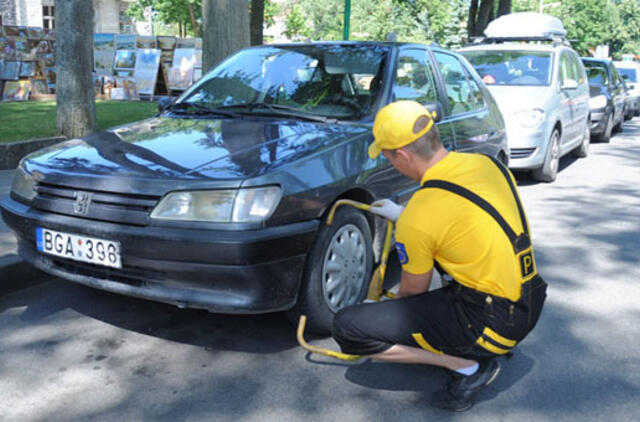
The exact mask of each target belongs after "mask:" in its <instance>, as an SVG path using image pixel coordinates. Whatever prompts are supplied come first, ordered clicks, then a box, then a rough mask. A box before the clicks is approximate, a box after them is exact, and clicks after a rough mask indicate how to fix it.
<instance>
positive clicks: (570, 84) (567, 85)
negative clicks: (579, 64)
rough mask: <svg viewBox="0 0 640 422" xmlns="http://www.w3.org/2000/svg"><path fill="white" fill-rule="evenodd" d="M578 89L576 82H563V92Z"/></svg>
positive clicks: (570, 80)
mask: <svg viewBox="0 0 640 422" xmlns="http://www.w3.org/2000/svg"><path fill="white" fill-rule="evenodd" d="M577 88H578V82H576V81H574V80H573V79H567V80H566V81H564V84H562V88H561V89H562V90H563V91H564V90H565V89H577Z"/></svg>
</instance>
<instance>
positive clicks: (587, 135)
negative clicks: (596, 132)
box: [571, 122, 591, 158]
mask: <svg viewBox="0 0 640 422" xmlns="http://www.w3.org/2000/svg"><path fill="white" fill-rule="evenodd" d="M590 144H591V131H590V130H589V122H587V124H586V125H585V128H584V133H583V134H582V143H581V144H580V145H578V147H577V148H576V149H574V150H573V151H571V152H572V153H573V155H574V156H575V157H578V158H584V157H586V156H587V155H589V145H590Z"/></svg>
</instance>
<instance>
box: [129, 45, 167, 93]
mask: <svg viewBox="0 0 640 422" xmlns="http://www.w3.org/2000/svg"><path fill="white" fill-rule="evenodd" d="M160 55H161V51H160V50H158V49H144V50H138V51H137V57H136V67H135V72H134V74H135V79H136V85H137V88H138V93H139V94H146V95H153V93H154V91H155V86H156V78H157V76H158V67H159V66H160Z"/></svg>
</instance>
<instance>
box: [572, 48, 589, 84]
mask: <svg viewBox="0 0 640 422" xmlns="http://www.w3.org/2000/svg"><path fill="white" fill-rule="evenodd" d="M569 61H570V62H571V79H573V80H574V81H576V82H577V83H578V85H581V84H583V83H584V82H585V80H586V75H585V73H584V66H583V65H582V62H581V61H580V59H579V58H578V56H577V55H576V54H575V53H569Z"/></svg>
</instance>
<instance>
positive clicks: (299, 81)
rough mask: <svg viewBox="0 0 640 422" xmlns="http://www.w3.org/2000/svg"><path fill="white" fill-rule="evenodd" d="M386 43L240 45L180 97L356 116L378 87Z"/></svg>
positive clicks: (264, 109)
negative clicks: (234, 52)
mask: <svg viewBox="0 0 640 422" xmlns="http://www.w3.org/2000/svg"><path fill="white" fill-rule="evenodd" d="M387 51H388V47H384V46H375V45H359V46H358V45H340V44H332V45H291V46H267V47H260V48H251V49H247V50H243V51H240V52H238V53H237V54H235V55H233V56H232V57H230V58H229V59H227V60H225V61H224V62H223V63H221V64H220V65H218V66H217V67H215V68H214V69H213V70H212V71H211V72H209V73H208V74H207V75H205V76H204V77H203V78H202V79H201V81H200V82H198V83H197V84H196V85H194V86H193V87H192V88H190V89H189V90H188V91H187V92H185V93H184V94H183V96H182V97H181V98H180V99H179V100H178V101H179V102H189V103H198V104H200V105H202V106H206V107H208V108H210V109H228V110H233V111H234V112H237V113H243V112H250V113H262V114H272V115H283V114H287V115H291V116H295V115H296V114H298V115H299V116H302V115H307V116H309V115H315V116H322V117H328V118H337V119H360V118H362V117H364V116H366V115H369V114H371V112H372V109H373V104H374V103H375V102H376V99H377V97H378V95H379V93H380V90H381V89H380V88H381V81H382V79H381V73H382V69H383V62H384V58H385V56H386V54H387Z"/></svg>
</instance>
